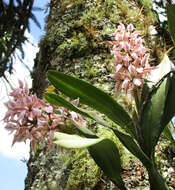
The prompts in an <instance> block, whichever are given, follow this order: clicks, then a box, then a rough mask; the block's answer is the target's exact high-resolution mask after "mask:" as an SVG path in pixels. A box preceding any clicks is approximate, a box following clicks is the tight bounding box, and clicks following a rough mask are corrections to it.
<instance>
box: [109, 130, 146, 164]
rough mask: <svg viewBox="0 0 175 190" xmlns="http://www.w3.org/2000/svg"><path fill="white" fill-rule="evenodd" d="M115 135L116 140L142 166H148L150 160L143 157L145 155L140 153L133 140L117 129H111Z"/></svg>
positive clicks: (140, 150)
mask: <svg viewBox="0 0 175 190" xmlns="http://www.w3.org/2000/svg"><path fill="white" fill-rule="evenodd" d="M112 130H113V131H114V133H115V135H116V136H117V137H118V139H119V140H120V141H121V143H122V144H123V145H124V146H125V147H126V148H127V149H128V150H129V151H130V152H131V153H132V154H133V155H134V156H136V157H137V158H138V159H139V160H140V161H141V162H142V163H143V164H144V165H149V164H150V160H149V158H148V157H147V156H146V155H145V153H144V152H143V151H142V149H141V148H140V147H139V145H138V144H137V143H136V142H135V141H134V139H133V138H132V137H131V136H129V135H126V134H124V133H122V132H120V131H118V130H117V129H114V128H113V129H112Z"/></svg>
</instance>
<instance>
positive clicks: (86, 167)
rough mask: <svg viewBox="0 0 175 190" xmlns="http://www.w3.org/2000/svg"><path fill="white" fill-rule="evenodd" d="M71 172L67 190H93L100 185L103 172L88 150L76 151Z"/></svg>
mask: <svg viewBox="0 0 175 190" xmlns="http://www.w3.org/2000/svg"><path fill="white" fill-rule="evenodd" d="M71 166H72V167H71V171H70V174H69V178H68V182H67V186H66V190H75V189H76V190H81V189H84V188H85V187H86V188H89V189H93V187H95V185H96V184H97V183H98V181H99V179H100V176H101V172H100V169H99V167H98V166H97V165H96V164H95V162H94V160H93V159H92V158H91V157H90V155H89V153H88V151H87V150H86V149H83V150H75V151H74V154H73V155H72V159H71Z"/></svg>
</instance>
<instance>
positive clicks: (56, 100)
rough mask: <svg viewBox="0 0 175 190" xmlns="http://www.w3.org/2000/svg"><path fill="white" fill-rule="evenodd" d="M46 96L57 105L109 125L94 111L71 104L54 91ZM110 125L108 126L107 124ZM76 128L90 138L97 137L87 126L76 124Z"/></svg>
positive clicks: (45, 95) (45, 96) (51, 102)
mask: <svg viewBox="0 0 175 190" xmlns="http://www.w3.org/2000/svg"><path fill="white" fill-rule="evenodd" d="M44 98H45V99H46V100H47V101H48V102H49V103H50V104H53V105H57V106H61V107H65V108H67V109H69V110H71V111H74V112H76V113H79V114H81V115H82V116H84V117H88V118H90V119H93V120H95V121H97V122H98V123H99V124H102V125H104V126H107V124H106V123H105V121H103V120H102V119H101V118H100V117H98V116H97V115H96V114H95V113H94V112H92V111H87V110H84V109H81V108H77V107H76V106H74V105H73V104H71V103H70V102H68V101H67V100H65V99H64V98H63V97H61V96H59V95H58V94H54V93H45V94H44ZM107 127H108V126H107ZM76 128H77V129H78V131H79V132H81V133H82V134H83V135H84V136H85V137H88V138H97V136H96V135H95V134H94V133H92V131H90V130H89V129H88V128H86V127H78V126H76Z"/></svg>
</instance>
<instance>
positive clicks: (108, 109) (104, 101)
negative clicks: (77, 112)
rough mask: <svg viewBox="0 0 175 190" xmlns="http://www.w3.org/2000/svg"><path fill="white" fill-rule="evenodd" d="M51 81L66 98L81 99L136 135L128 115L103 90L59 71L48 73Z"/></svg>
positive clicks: (81, 101)
mask: <svg viewBox="0 0 175 190" xmlns="http://www.w3.org/2000/svg"><path fill="white" fill-rule="evenodd" d="M47 77H48V79H49V81H50V82H51V83H52V84H53V85H54V86H55V87H56V89H58V90H59V91H61V92H62V93H63V94H65V95H66V96H68V97H70V98H72V99H76V98H79V99H80V103H83V104H86V105H88V106H90V107H92V108H94V109H96V110H97V111H99V112H101V113H103V114H105V115H106V116H107V117H109V118H110V119H111V120H112V121H114V122H115V123H116V124H118V125H119V126H121V127H122V128H123V129H125V130H126V131H127V132H129V133H130V134H131V135H132V136H134V137H135V136H136V135H135V129H134V124H133V122H132V120H131V118H130V116H129V115H128V113H127V112H126V111H125V110H124V109H123V107H122V106H120V105H119V104H118V103H117V102H116V101H115V100H114V99H113V98H112V97H110V96H109V95H108V94H107V93H105V92H103V91H102V90H100V89H98V88H96V87H94V86H92V85H91V84H89V83H87V82H85V81H83V80H80V79H78V78H75V77H72V76H69V75H66V74H63V73H61V72H57V71H52V70H50V71H48V73H47Z"/></svg>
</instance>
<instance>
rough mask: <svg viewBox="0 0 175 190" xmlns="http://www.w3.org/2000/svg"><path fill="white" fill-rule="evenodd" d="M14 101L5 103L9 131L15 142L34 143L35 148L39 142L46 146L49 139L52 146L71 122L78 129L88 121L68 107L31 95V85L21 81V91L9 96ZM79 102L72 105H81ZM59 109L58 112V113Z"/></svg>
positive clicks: (73, 102) (15, 90) (5, 120)
mask: <svg viewBox="0 0 175 190" xmlns="http://www.w3.org/2000/svg"><path fill="white" fill-rule="evenodd" d="M9 96H11V97H12V99H11V100H9V101H8V102H6V103H5V105H6V107H7V109H8V110H7V112H6V114H5V117H4V118H3V121H4V122H5V123H7V124H6V126H5V128H6V129H7V130H9V131H10V132H11V133H13V132H14V133H15V134H14V139H13V143H12V145H13V144H14V143H15V142H20V141H24V142H26V140H27V139H29V140H30V141H31V144H32V147H33V148H34V146H35V144H36V142H41V143H42V144H44V142H45V140H47V143H48V144H49V145H50V146H51V147H52V146H53V138H54V132H55V131H61V130H60V129H59V126H60V125H66V123H67V121H68V120H69V121H71V122H73V123H74V124H76V125H78V126H82V125H85V120H84V119H83V118H82V116H80V115H79V114H77V113H75V112H73V111H69V110H67V109H66V108H62V107H58V106H51V105H50V104H48V103H46V102H45V101H44V100H41V99H39V98H37V97H36V95H33V94H32V93H29V88H28V85H27V83H25V84H23V82H22V81H19V88H16V89H13V91H12V92H11V93H10V94H9ZM78 102H79V101H78V99H77V100H74V101H72V102H71V103H72V104H73V105H75V106H77V105H78ZM55 110H56V111H57V113H55Z"/></svg>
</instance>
